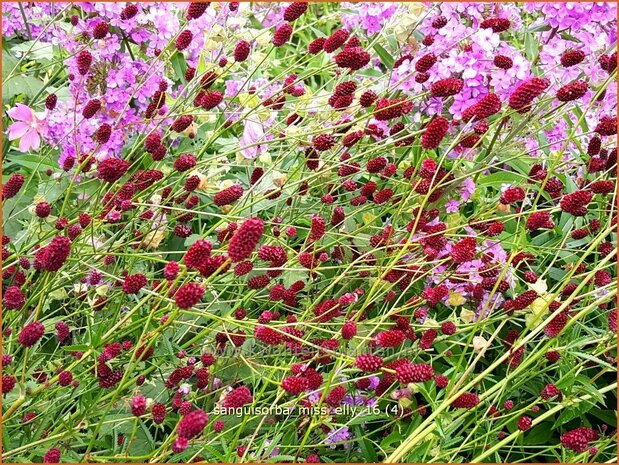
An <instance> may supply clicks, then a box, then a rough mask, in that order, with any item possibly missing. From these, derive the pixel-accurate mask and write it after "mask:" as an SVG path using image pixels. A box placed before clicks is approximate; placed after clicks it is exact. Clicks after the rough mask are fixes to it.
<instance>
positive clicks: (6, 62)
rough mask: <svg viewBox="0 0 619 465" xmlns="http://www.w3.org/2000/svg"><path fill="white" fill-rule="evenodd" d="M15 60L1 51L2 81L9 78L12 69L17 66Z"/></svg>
mask: <svg viewBox="0 0 619 465" xmlns="http://www.w3.org/2000/svg"><path fill="white" fill-rule="evenodd" d="M17 62H18V60H17V58H15V57H14V56H13V55H11V54H10V53H9V52H7V51H6V50H2V81H3V82H4V80H5V79H6V78H7V77H9V75H10V74H11V72H12V71H13V69H15V67H16V66H17Z"/></svg>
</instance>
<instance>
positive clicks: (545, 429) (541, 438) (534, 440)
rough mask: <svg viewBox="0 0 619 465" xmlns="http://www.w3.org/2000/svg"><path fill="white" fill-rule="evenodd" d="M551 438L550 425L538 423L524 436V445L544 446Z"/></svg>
mask: <svg viewBox="0 0 619 465" xmlns="http://www.w3.org/2000/svg"><path fill="white" fill-rule="evenodd" d="M551 436H552V429H551V428H550V423H548V422H544V423H540V424H539V425H537V426H535V427H534V428H533V429H532V430H531V431H529V432H528V433H527V434H526V435H525V438H524V443H525V444H527V445H537V444H545V443H547V442H548V440H549V439H550V437H551Z"/></svg>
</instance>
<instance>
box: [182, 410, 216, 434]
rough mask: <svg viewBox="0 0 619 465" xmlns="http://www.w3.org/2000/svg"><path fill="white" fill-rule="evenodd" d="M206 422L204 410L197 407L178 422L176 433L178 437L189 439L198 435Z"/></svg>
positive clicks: (206, 417) (206, 416)
mask: <svg viewBox="0 0 619 465" xmlns="http://www.w3.org/2000/svg"><path fill="white" fill-rule="evenodd" d="M207 423H208V415H207V414H206V412H205V411H204V410H201V409H197V410H194V411H193V412H189V413H188V414H187V415H185V416H184V417H183V418H181V420H180V421H179V422H178V427H177V430H176V431H177V433H178V437H179V438H184V439H191V438H195V437H196V436H199V435H200V433H202V431H203V430H204V427H205V426H206V424H207Z"/></svg>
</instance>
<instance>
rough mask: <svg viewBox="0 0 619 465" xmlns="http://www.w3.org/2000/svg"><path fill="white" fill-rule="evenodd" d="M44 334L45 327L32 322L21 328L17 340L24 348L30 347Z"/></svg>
mask: <svg viewBox="0 0 619 465" xmlns="http://www.w3.org/2000/svg"><path fill="white" fill-rule="evenodd" d="M43 334H45V326H44V325H43V323H41V322H40V321H32V322H30V323H28V324H27V325H26V326H24V327H23V328H22V330H21V331H20V332H19V336H18V338H17V340H18V342H19V343H20V344H21V345H23V346H24V347H32V346H33V345H35V344H36V343H37V342H38V341H39V339H41V338H42V337H43Z"/></svg>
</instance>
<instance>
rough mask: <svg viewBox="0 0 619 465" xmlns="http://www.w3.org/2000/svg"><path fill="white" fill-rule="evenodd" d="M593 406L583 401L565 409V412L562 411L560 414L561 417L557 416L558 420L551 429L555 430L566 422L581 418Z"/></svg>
mask: <svg viewBox="0 0 619 465" xmlns="http://www.w3.org/2000/svg"><path fill="white" fill-rule="evenodd" d="M593 405H594V404H593V403H592V402H590V401H586V400H585V401H582V402H579V403H578V404H576V405H574V406H570V407H567V408H566V409H565V410H563V412H561V415H559V418H557V421H555V424H554V425H553V426H552V429H556V428H558V427H559V426H561V425H563V424H565V423H567V422H568V421H571V420H573V419H574V418H577V417H580V416H583V415H584V414H585V413H587V412H588V411H589V410H591V409H592V408H593Z"/></svg>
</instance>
